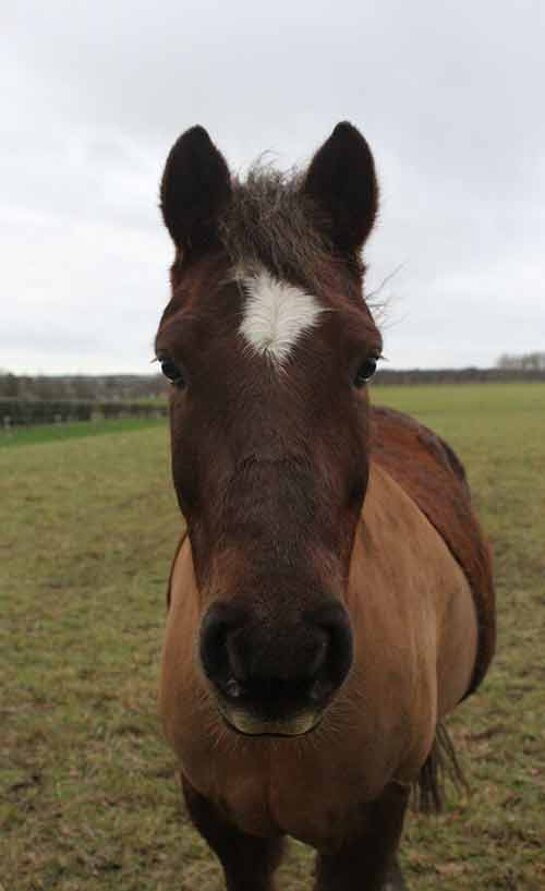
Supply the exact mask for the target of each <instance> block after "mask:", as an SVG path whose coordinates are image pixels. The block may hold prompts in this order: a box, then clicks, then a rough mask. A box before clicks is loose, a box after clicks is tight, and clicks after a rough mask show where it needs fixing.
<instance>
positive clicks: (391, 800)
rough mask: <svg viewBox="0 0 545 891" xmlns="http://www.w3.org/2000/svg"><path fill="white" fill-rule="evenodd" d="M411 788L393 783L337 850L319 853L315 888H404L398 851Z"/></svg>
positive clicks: (353, 890)
mask: <svg viewBox="0 0 545 891" xmlns="http://www.w3.org/2000/svg"><path fill="white" fill-rule="evenodd" d="M408 798H409V790H408V789H407V788H405V787H402V786H400V785H397V784H393V783H392V784H391V785H390V786H388V787H387V789H386V790H385V791H384V792H383V794H382V795H381V797H380V798H379V799H377V801H375V802H373V803H372V804H370V805H366V806H365V808H364V810H363V812H362V814H363V820H362V824H361V827H360V829H359V831H357V832H356V833H355V834H354V835H352V836H351V837H350V840H349V841H346V842H345V843H344V844H343V845H342V846H341V847H340V848H339V849H338V850H337V851H336V852H335V853H334V854H320V855H319V856H318V859H317V863H316V884H315V891H405V888H406V886H405V883H404V881H403V876H402V874H401V870H400V868H399V864H398V862H397V858H396V853H397V847H398V844H399V839H400V836H401V830H402V828H403V818H404V816H405V810H406V808H407V802H408Z"/></svg>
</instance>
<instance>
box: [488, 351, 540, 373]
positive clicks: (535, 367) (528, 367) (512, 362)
mask: <svg viewBox="0 0 545 891" xmlns="http://www.w3.org/2000/svg"><path fill="white" fill-rule="evenodd" d="M498 368H503V369H505V370H508V371H513V370H516V371H545V353H539V352H536V353H525V354H524V355H523V356H514V355H511V354H510V353H504V354H503V355H502V356H500V358H499V359H498Z"/></svg>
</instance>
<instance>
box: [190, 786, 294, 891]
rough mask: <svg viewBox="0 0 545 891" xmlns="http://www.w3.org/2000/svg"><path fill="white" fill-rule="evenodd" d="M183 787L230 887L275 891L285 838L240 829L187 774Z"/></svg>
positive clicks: (244, 890)
mask: <svg viewBox="0 0 545 891" xmlns="http://www.w3.org/2000/svg"><path fill="white" fill-rule="evenodd" d="M182 789H183V793H184V798H185V802H186V805H187V809H188V811H189V815H190V817H191V821H192V823H193V825H194V826H195V827H196V829H198V831H199V832H200V834H201V835H202V836H203V838H204V839H205V840H206V841H207V842H208V844H209V845H210V847H211V848H212V850H213V851H214V853H215V854H216V856H217V857H218V859H219V861H220V863H221V865H222V867H223V871H224V874H225V883H226V886H227V891H272V889H273V875H274V871H275V869H276V867H277V866H278V864H279V862H280V859H281V857H282V845H283V841H282V839H281V838H258V837H257V836H255V835H248V834H247V833H245V832H241V831H240V829H237V828H236V827H235V826H232V825H231V824H230V823H228V822H227V820H226V819H225V817H223V816H222V814H221V813H219V811H218V809H217V808H216V807H215V806H214V805H213V804H212V802H211V801H209V800H208V799H207V798H204V796H202V795H200V794H199V793H198V792H197V791H196V790H195V789H194V788H193V786H191V784H190V783H189V782H188V780H187V779H186V778H185V777H184V776H182Z"/></svg>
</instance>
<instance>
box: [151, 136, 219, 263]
mask: <svg viewBox="0 0 545 891" xmlns="http://www.w3.org/2000/svg"><path fill="white" fill-rule="evenodd" d="M230 195H231V176H230V174H229V168H228V167H227V164H226V163H225V159H224V157H223V155H222V154H221V153H220V152H219V151H218V149H217V148H216V146H215V145H214V143H213V142H212V140H211V139H210V137H209V135H208V133H207V132H206V130H205V129H204V127H200V126H197V127H192V128H191V129H190V130H186V132H185V133H182V135H181V136H180V138H179V139H178V141H177V142H176V143H175V144H174V145H173V147H172V149H171V151H170V154H169V156H168V158H167V163H166V166H165V170H164V173H163V178H162V180H161V210H162V212H163V220H164V221H165V226H166V227H167V229H168V231H169V232H170V234H171V236H172V240H173V241H174V243H175V245H176V247H178V248H180V249H181V250H182V251H184V252H186V251H187V252H191V251H192V250H203V249H205V248H206V247H208V246H211V245H212V244H213V243H214V241H215V239H216V234H217V222H218V217H219V214H220V212H221V210H222V209H223V207H224V206H225V204H226V203H227V202H228V200H229V197H230Z"/></svg>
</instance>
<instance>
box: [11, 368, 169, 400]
mask: <svg viewBox="0 0 545 891" xmlns="http://www.w3.org/2000/svg"><path fill="white" fill-rule="evenodd" d="M167 387H168V384H167V383H166V381H165V379H164V377H163V376H162V375H161V374H149V375H144V374H100V375H83V374H62V375H37V376H33V375H18V374H10V373H9V372H4V373H0V398H3V399H8V398H9V399H35V400H42V399H69V400H77V401H100V402H118V401H123V402H131V401H134V400H141V399H161V398H165V396H166V391H167Z"/></svg>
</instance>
